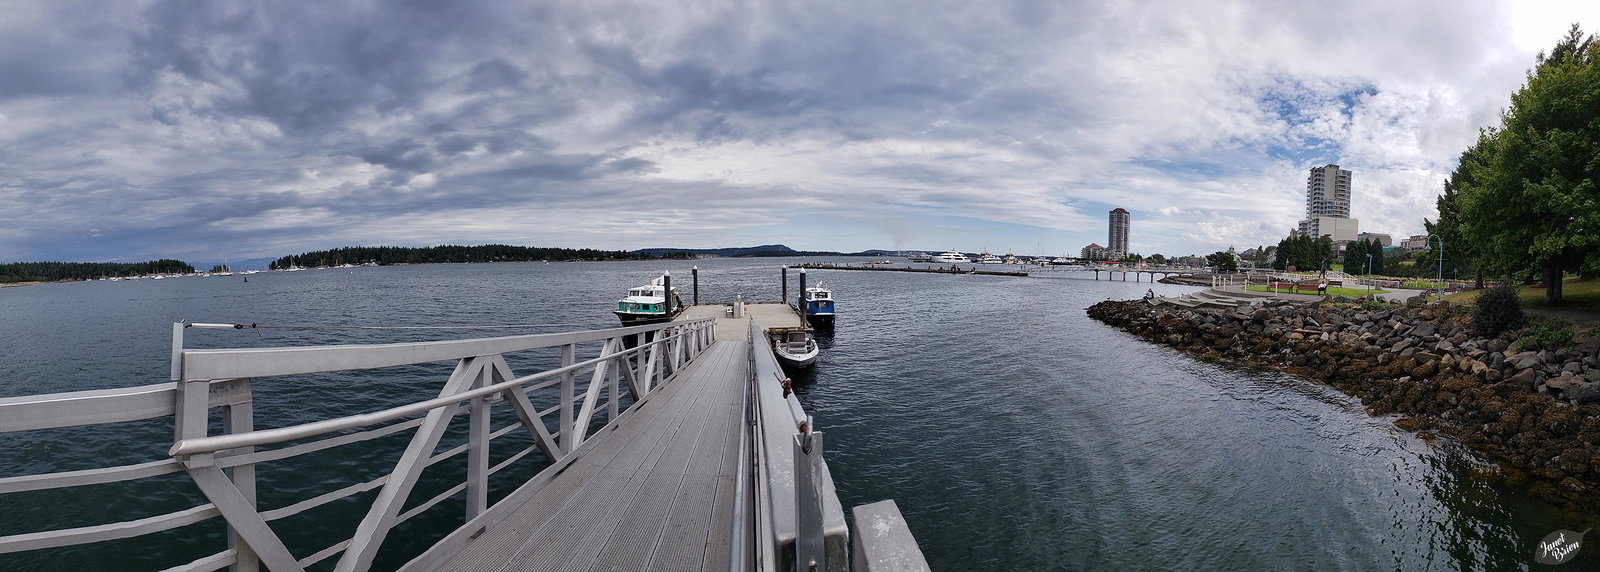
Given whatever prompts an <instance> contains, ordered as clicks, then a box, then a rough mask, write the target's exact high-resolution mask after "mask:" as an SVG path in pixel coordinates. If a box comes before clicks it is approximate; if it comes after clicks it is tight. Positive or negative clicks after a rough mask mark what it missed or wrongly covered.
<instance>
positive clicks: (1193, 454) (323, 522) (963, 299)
mask: <svg viewBox="0 0 1600 572" xmlns="http://www.w3.org/2000/svg"><path fill="white" fill-rule="evenodd" d="M691 264H693V265H698V266H700V269H701V272H700V279H701V299H702V300H703V301H722V300H732V299H733V298H734V296H735V295H742V296H743V298H744V299H746V300H776V299H778V297H779V288H778V284H777V277H778V275H779V271H778V264H779V261H776V260H770V259H762V260H729V259H720V260H702V261H697V262H693V263H680V262H669V263H660V264H655V263H588V264H475V265H445V266H410V267H386V268H363V269H358V270H357V271H355V272H339V271H308V272H297V273H290V274H283V273H267V274H260V275H255V276H252V277H251V278H252V279H251V281H250V282H248V283H243V282H242V281H230V280H226V279H223V278H209V279H177V280H164V281H161V282H154V281H134V282H119V283H110V282H96V283H88V284H64V285H48V286H37V287H27V288H11V289H4V290H0V315H3V316H6V317H7V319H6V320H3V321H0V396H11V395H20V394H29V393H40V392H50V391H70V390H78V389H95V388H105V387H120V386H127V385H135V384H144V383H156V382H160V381H163V380H164V378H165V376H166V372H167V345H168V344H169V343H170V340H169V339H168V335H169V332H170V325H169V324H170V323H171V322H173V321H176V320H180V319H190V320H196V321H226V322H235V321H237V322H260V323H276V324H346V325H428V324H433V325H438V324H463V323H510V324H535V323H542V324H553V325H552V326H551V327H548V328H543V329H540V328H526V329H522V330H518V331H511V332H499V331H495V332H493V333H485V332H484V331H481V330H480V331H472V332H467V333H464V334H457V333H451V332H429V331H406V330H399V331H396V330H263V331H262V332H261V333H259V334H257V333H253V332H232V331H229V332H204V333H196V334H193V335H192V336H191V338H190V339H189V346H190V347H220V346H270V345H286V344H289V345H299V344H320V343H370V342H386V341H414V340H422V339H440V338H446V337H458V336H463V335H465V336H482V335H504V334H508V333H522V332H542V331H562V330H569V329H580V328H597V327H612V326H615V325H616V323H615V318H614V317H613V316H612V315H611V314H610V312H609V309H610V307H611V304H613V303H614V302H615V300H616V299H617V298H618V297H620V296H621V295H622V294H623V293H624V292H625V291H626V290H627V289H628V288H629V287H631V286H635V285H637V284H639V283H641V281H642V280H643V279H646V278H648V277H649V276H650V275H652V274H653V273H655V272H659V271H660V270H667V269H670V270H673V271H674V275H675V276H679V275H683V276H686V275H688V272H687V266H689V265H691ZM679 272H681V274H679ZM815 274H826V279H827V280H828V281H829V285H830V286H832V287H833V288H834V291H835V293H836V296H837V297H838V298H839V302H838V311H839V318H838V319H837V323H836V325H835V328H834V329H833V331H819V332H817V336H816V337H817V342H818V344H819V346H820V347H821V348H822V353H821V356H820V357H819V358H818V361H817V365H816V366H815V367H813V368H808V369H805V370H801V371H798V372H795V373H794V374H793V376H792V377H793V379H794V381H795V392H796V394H797V395H798V396H799V398H800V399H801V401H802V403H803V404H804V405H805V406H806V407H807V408H808V410H809V411H811V412H812V414H813V415H815V417H816V420H817V423H818V426H819V427H820V428H821V429H822V430H823V431H825V432H826V433H827V434H828V439H827V443H828V445H827V448H828V452H827V455H828V458H829V463H830V466H831V468H832V472H833V474H834V476H835V478H836V480H837V485H838V490H839V492H840V495H841V496H842V497H843V498H842V500H843V501H844V502H845V505H846V506H853V505H856V504H861V503H864V502H871V501H876V500H880V499H884V498H894V499H896V500H897V502H898V503H899V505H900V508H901V510H902V512H903V513H904V514H905V515H906V518H907V519H908V521H909V523H910V525H911V528H912V530H913V531H914V532H915V533H916V535H917V537H918V541H919V544H920V545H921V546H922V548H923V550H924V552H925V553H926V554H927V556H928V559H929V561H930V563H931V564H933V566H934V568H935V569H952V570H965V569H999V570H1006V569H1059V568H1075V569H1076V568H1088V569H1152V568H1156V569H1230V570H1231V569H1262V568H1265V569H1285V568H1289V569H1301V568H1305V569H1330V568H1342V569H1390V568H1401V569H1408V570H1410V569H1440V570H1453V569H1525V568H1528V567H1529V566H1530V565H1531V562H1532V551H1533V547H1534V543H1536V542H1537V541H1538V540H1539V539H1540V538H1542V537H1543V536H1544V535H1545V534H1546V533H1548V532H1550V531H1553V530H1556V529H1562V528H1565V529H1573V530H1583V529H1585V528H1588V527H1591V526H1600V522H1597V520H1600V519H1597V517H1596V516H1595V515H1590V514H1577V513H1574V512H1570V511H1568V510H1567V509H1563V508H1561V507H1558V506H1554V505H1552V504H1549V503H1547V502H1545V501H1543V500H1540V499H1539V498H1536V497H1532V496H1529V495H1525V494H1521V493H1519V492H1516V491H1512V490H1507V489H1506V488H1504V487H1502V486H1499V485H1496V484H1494V483H1493V481H1492V480H1490V479H1486V478H1482V477H1481V476H1480V474H1481V473H1483V472H1485V471H1484V466H1483V465H1482V464H1481V463H1480V462H1479V461H1477V460H1475V459H1474V458H1473V457H1472V456H1471V455H1469V454H1467V453H1465V452H1463V451H1462V450H1461V449H1460V448H1459V447H1457V446H1453V445H1451V444H1450V443H1448V442H1445V441H1440V442H1438V443H1436V444H1435V445H1429V444H1427V443H1424V442H1422V441H1419V440H1417V439H1415V438H1414V437H1412V436H1411V435H1409V434H1407V433H1405V432H1403V431H1400V430H1398V429H1396V428H1394V427H1393V426H1392V425H1391V424H1390V422H1389V420H1388V419H1386V418H1373V417H1370V416H1368V415H1367V414H1366V413H1364V412H1363V410H1362V408H1361V406H1360V404H1359V403H1358V402H1357V401H1356V400H1354V399H1352V398H1350V397H1348V396H1345V395H1343V394H1340V393H1338V392H1337V391H1334V390H1332V389H1329V388H1327V387H1324V386H1321V385H1318V384H1315V383H1312V382H1308V381H1305V380H1301V379H1297V378H1293V377H1290V376H1286V375H1282V374H1279V373H1276V372H1272V371H1262V370H1250V369H1241V368H1235V367H1231V366H1229V365H1227V364H1212V363H1204V362H1198V361H1195V360H1192V359H1190V358H1188V357H1186V356H1185V355H1183V354H1181V353H1178V352H1175V351H1172V350H1169V349H1166V348H1161V347H1157V346H1153V345H1150V344H1148V343H1145V342H1142V341H1139V340H1136V339H1134V338H1132V337H1130V336H1127V335H1124V334H1122V333H1120V332H1117V331H1115V330H1113V329H1111V328H1108V327H1105V326H1103V325H1101V324H1099V323H1096V322H1093V321H1090V320H1088V319H1087V318H1086V317H1085V316H1084V313H1083V308H1084V307H1086V306H1088V305H1090V304H1092V303H1094V302H1097V301H1100V300H1103V299H1107V298H1134V297H1138V296H1140V295H1142V294H1143V293H1144V290H1145V289H1146V288H1150V287H1151V285H1149V284H1142V283H1141V284H1135V283H1132V282H1128V283H1123V282H1105V281H1099V282H1097V281H1094V280H1089V279H1078V278H1073V277H1070V275H1066V274H1060V273H1056V274H1051V275H1048V276H1042V277H1029V278H1008V277H986V276H947V275H925V274H901V273H875V272H843V271H831V272H830V271H815ZM790 278H791V279H794V278H795V276H793V275H792V273H791V276H790ZM793 287H794V284H791V293H792V292H793ZM680 288H683V286H680ZM1154 289H1155V290H1157V292H1158V293H1169V292H1170V293H1176V292H1182V291H1186V290H1188V289H1187V288H1182V287H1175V286H1165V285H1160V284H1157V285H1154ZM535 353H537V352H535ZM510 359H511V363H512V365H513V367H514V368H516V369H517V370H518V371H523V370H531V369H533V368H537V367H548V365H549V364H551V363H554V360H556V359H558V356H556V355H555V354H554V353H553V352H548V353H544V354H539V355H529V356H516V357H513V358H510ZM449 370H450V364H432V365H425V366H415V367H412V368H406V369H405V370H404V371H401V370H398V369H397V370H390V371H382V372H354V373H349V374H340V375H330V376H320V377H319V376H301V377H296V378H282V379H274V380H262V381H258V382H257V385H256V387H257V389H258V399H259V401H258V405H257V420H258V424H259V425H261V426H282V425H288V424H293V423H300V422H305V421H308V420H314V419H321V418H326V417H329V416H337V415H345V414H349V413H354V412H358V411H371V410H375V409H381V408H382V407H385V406H387V405H389V404H394V403H400V402H404V401H411V400H415V399H418V398H420V397H421V396H427V395H430V394H431V393H432V392H437V390H438V386H439V384H441V383H442V381H443V379H444V378H445V377H447V376H448V375H449ZM497 415H505V413H504V412H501V413H499V414H497ZM499 418H500V419H509V416H505V417H499ZM499 425H500V423H499V422H497V423H496V426H497V427H498V426H499ZM517 435H519V434H518V433H512V434H511V435H508V439H509V440H508V441H507V443H506V444H505V450H503V451H502V450H499V449H498V448H499V447H501V443H500V442H499V441H496V444H495V445H496V447H497V450H496V452H495V458H496V459H499V458H503V457H502V456H503V455H509V454H510V453H511V452H513V451H515V450H518V449H520V448H522V447H525V446H527V445H528V444H529V443H528V442H527V441H526V440H525V439H522V438H520V437H517ZM170 436H171V426H170V421H166V422H164V423H163V422H145V423H142V424H140V423H130V424H117V425H113V426H102V427H98V428H92V429H87V430H84V429H75V430H58V431H39V432H31V433H27V434H21V435H8V436H7V437H6V439H4V440H3V442H0V476H11V475H18V474H31V473H39V472H47V471H52V470H65V469H72V468H84V467H87V466H96V465H101V464H106V463H133V462H143V461H149V460H155V459H160V458H162V457H163V456H164V454H165V450H166V447H167V446H168V445H170ZM459 437H460V434H459V432H457V433H455V434H453V436H451V437H447V441H448V440H451V439H457V438H459ZM518 439H522V440H520V441H519V440H518ZM391 441H392V442H391ZM451 442H453V441H451ZM404 444H405V439H404V438H398V439H388V440H378V441H377V442H373V443H372V444H371V446H370V447H363V448H360V450H352V449H350V448H341V449H339V450H338V452H337V453H330V454H328V455H325V456H319V457H315V458H310V459H307V462H306V463H305V464H304V466H301V467H299V468H294V469H289V468H275V467H270V466H269V467H267V468H263V470H262V471H261V473H262V474H261V477H260V478H261V481H262V483H263V487H262V488H263V493H262V497H263V499H262V503H263V505H264V506H269V507H270V506H282V505H283V504H287V503H291V502H295V501H297V500H300V499H303V498H305V497H307V496H310V495H314V494H320V493H321V492H326V491H328V490H331V489H332V488H335V487H337V486H344V485H346V484H351V483H354V482H360V481H362V480H365V479H370V478H373V477H375V476H377V475H378V474H380V473H381V472H382V471H386V470H388V469H389V468H390V467H391V466H392V463H393V457H394V455H395V454H397V452H398V450H399V449H400V448H402V447H403V446H404ZM533 470H536V468H529V469H527V470H525V471H523V472H522V473H520V474H517V475H513V476H512V477H511V478H509V479H507V480H505V481H502V482H499V483H497V484H496V488H497V494H504V492H505V491H507V490H509V487H511V486H514V485H515V483H516V482H517V480H519V479H522V478H526V477H527V476H528V475H530V474H531V473H532V471H533ZM459 479H460V474H458V469H457V468H454V467H453V466H452V467H445V466H444V465H441V466H440V470H439V471H438V472H437V473H430V474H429V477H428V478H427V479H425V482H424V483H423V484H422V485H420V486H419V490H418V492H417V493H416V495H417V496H418V497H419V498H427V496H431V495H432V494H433V493H434V492H437V491H442V490H444V489H445V488H447V487H448V486H450V485H451V484H453V483H454V482H459ZM198 498H199V497H198V494H197V493H196V492H195V491H194V490H193V487H192V485H190V484H188V483H187V482H186V481H185V480H184V479H183V478H181V477H176V476H173V477H171V478H161V479H148V480H145V481H139V482H135V483H129V484H127V485H126V486H122V485H107V486H101V487H89V488H85V489H83V490H81V491H74V492H72V493H70V494H60V493H54V494H51V493H26V494H15V495H4V496H0V514H5V515H6V518H4V519H0V535H4V534H16V533H20V532H25V531H33V530H38V529H41V528H62V527H69V526H84V525H89V524H97V523H102V522H107V521H108V520H110V519H117V520H122V519H130V518H139V517H144V516H149V515H153V514H158V513H160V512H164V511H167V510H174V509H176V508H184V507H186V506H192V505H193V504H194V503H195V502H197V499H198ZM370 500H371V495H370V494H368V495H361V496H358V497H357V498H355V499H353V500H351V501H348V502H341V503H335V504H333V505H330V506H328V507H324V508H321V509H317V510H315V511H311V512H310V513H307V516H306V518H304V519H300V520H296V521H294V522H293V523H289V524H285V525H283V528H282V529H281V530H280V534H284V535H285V536H286V537H288V539H289V541H290V543H291V547H292V549H293V550H294V551H295V552H296V554H298V555H302V556H303V555H305V554H309V553H310V552H312V551H315V550H318V549H320V548H322V546H323V545H325V544H326V543H328V542H329V541H330V540H329V539H333V538H339V537H342V536H348V534H349V531H350V530H351V529H353V527H354V523H355V521H356V520H358V519H359V518H360V516H361V515H360V512H361V511H362V510H364V508H363V507H364V505H365V503H368V502H370ZM186 503H187V504H186ZM441 506H453V507H455V508H450V509H438V510H435V511H433V512H430V513H428V514H427V515H426V516H425V517H424V519H423V520H420V521H417V522H416V523H415V524H414V525H413V524H408V525H407V526H406V527H404V528H403V529H402V530H399V531H397V532H396V533H395V535H394V536H393V537H392V538H393V539H394V540H392V543H393V544H391V546H398V547H400V548H401V549H402V550H399V551H396V552H395V553H394V554H390V555H388V556H387V557H386V559H385V560H382V561H381V562H380V567H393V566H396V565H398V564H399V563H401V562H404V560H405V556H406V554H407V552H406V550H408V549H410V550H411V551H410V553H415V550H420V547H421V546H423V545H425V544H426V542H427V541H428V539H430V538H433V537H436V536H437V535H438V534H440V533H441V532H442V531H444V530H448V529H449V528H451V527H453V526H455V525H456V524H458V523H459V520H460V514H459V510H458V509H459V505H455V504H452V503H444V504H443V505H441ZM220 538H221V526H220V525H218V524H216V523H215V522H207V523H202V524H198V525H194V526H191V527H185V528H183V529H179V530H177V531H174V532H172V533H168V534H163V535H159V536H157V537H154V538H153V539H149V538H147V539H142V540H139V541H119V542H116V543H110V544H108V545H105V546H97V547H90V548H81V549H72V550H64V551H37V552H26V553H20V554H11V555H0V569H4V570H12V569H44V570H66V569H107V568H117V569H156V568H161V567H165V566H172V565H176V564H181V563H184V562H187V561H189V560H191V559H193V558H195V557H198V556H201V555H204V554H208V553H210V552H211V551H214V550H215V549H216V547H217V546H220V544H219V543H220ZM1568 566H1569V567H1570V569H1574V570H1578V569H1586V567H1587V569H1594V568H1600V551H1595V550H1590V551H1585V552H1583V553H1580V555H1579V557H1578V562H1577V563H1575V564H1569V565H1568Z"/></svg>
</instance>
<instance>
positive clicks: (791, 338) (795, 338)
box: [770, 329, 821, 368]
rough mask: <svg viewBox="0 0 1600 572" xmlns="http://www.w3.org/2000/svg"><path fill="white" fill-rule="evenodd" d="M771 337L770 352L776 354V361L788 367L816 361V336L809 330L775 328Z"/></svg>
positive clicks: (818, 351)
mask: <svg viewBox="0 0 1600 572" xmlns="http://www.w3.org/2000/svg"><path fill="white" fill-rule="evenodd" d="M770 335H771V337H772V354H773V355H775V356H777V358H778V363H779V364H781V365H787V366H790V367H797V368H798V367H809V366H811V364H814V363H816V362H817V354H819V353H821V350H820V349H819V348H817V340H816V338H813V337H811V332H808V331H805V330H799V329H786V330H775V331H773V332H772V333H771V334H770Z"/></svg>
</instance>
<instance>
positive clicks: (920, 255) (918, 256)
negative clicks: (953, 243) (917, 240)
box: [906, 252, 933, 262]
mask: <svg viewBox="0 0 1600 572" xmlns="http://www.w3.org/2000/svg"><path fill="white" fill-rule="evenodd" d="M906 259H907V260H910V261H912V262H933V255H932V254H928V253H925V252H913V253H911V254H907V255H906Z"/></svg>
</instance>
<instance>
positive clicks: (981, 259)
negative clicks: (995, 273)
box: [978, 252, 1005, 264]
mask: <svg viewBox="0 0 1600 572" xmlns="http://www.w3.org/2000/svg"><path fill="white" fill-rule="evenodd" d="M1004 262H1005V261H1003V260H1000V257H998V256H995V255H993V254H989V253H987V252H985V253H983V254H982V255H980V256H978V264H1002V263H1004Z"/></svg>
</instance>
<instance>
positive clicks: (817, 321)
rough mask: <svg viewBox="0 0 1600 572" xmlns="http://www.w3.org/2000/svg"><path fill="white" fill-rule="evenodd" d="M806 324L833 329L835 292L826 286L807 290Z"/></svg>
mask: <svg viewBox="0 0 1600 572" xmlns="http://www.w3.org/2000/svg"><path fill="white" fill-rule="evenodd" d="M806 322H807V323H810V324H811V325H813V326H817V327H819V328H829V327H833V290H829V289H828V288H827V287H826V286H813V287H811V288H806Z"/></svg>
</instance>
